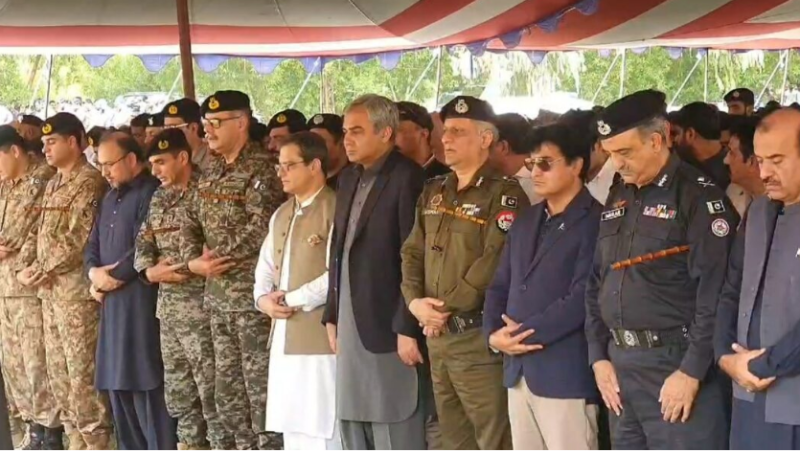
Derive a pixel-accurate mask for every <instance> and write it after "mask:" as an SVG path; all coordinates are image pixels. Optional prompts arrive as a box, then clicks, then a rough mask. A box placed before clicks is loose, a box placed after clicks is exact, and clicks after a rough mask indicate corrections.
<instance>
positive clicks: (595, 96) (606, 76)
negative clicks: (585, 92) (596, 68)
mask: <svg viewBox="0 0 800 453" xmlns="http://www.w3.org/2000/svg"><path fill="white" fill-rule="evenodd" d="M617 60H619V54H616V55H614V59H613V60H612V61H611V66H609V67H608V70H607V71H606V73H605V75H604V76H603V79H602V80H601V81H600V86H598V87H597V91H595V92H594V96H592V104H594V103H595V101H596V100H597V96H599V95H600V92H601V91H603V88H604V87H605V86H606V82H608V77H609V76H610V75H611V71H612V70H613V69H614V65H616V64H617Z"/></svg>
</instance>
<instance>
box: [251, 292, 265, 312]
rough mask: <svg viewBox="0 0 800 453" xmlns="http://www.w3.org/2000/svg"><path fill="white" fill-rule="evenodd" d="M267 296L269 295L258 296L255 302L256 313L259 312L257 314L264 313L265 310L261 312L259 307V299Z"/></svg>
mask: <svg viewBox="0 0 800 453" xmlns="http://www.w3.org/2000/svg"><path fill="white" fill-rule="evenodd" d="M266 295H267V294H259V295H258V297H256V299H255V301H253V307H254V308H255V309H256V311H257V312H260V313H264V311H263V310H261V309H260V308H259V307H258V299H261V298H262V297H264V296H266ZM264 314H265V315H266V313H264Z"/></svg>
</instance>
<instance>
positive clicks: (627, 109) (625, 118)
mask: <svg viewBox="0 0 800 453" xmlns="http://www.w3.org/2000/svg"><path fill="white" fill-rule="evenodd" d="M657 93H659V92H657V91H654V90H645V91H637V92H636V93H633V94H630V95H628V96H625V97H624V98H622V99H619V100H617V101H615V102H614V103H613V104H611V105H609V106H608V107H606V108H605V110H603V111H602V112H600V113H599V114H598V118H597V133H598V134H600V139H601V140H605V139H608V138H611V137H614V136H616V135H619V134H621V133H623V132H627V131H629V130H631V129H633V128H635V127H639V126H641V125H642V124H645V123H646V122H648V121H650V120H652V119H654V118H658V117H665V116H666V112H665V110H664V98H663V97H662V96H661V95H660V94H657Z"/></svg>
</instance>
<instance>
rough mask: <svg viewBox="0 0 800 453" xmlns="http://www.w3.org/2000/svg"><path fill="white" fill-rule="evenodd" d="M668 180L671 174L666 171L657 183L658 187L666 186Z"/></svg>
mask: <svg viewBox="0 0 800 453" xmlns="http://www.w3.org/2000/svg"><path fill="white" fill-rule="evenodd" d="M668 180H669V175H668V174H666V173H664V176H662V177H661V179H659V180H658V182H657V183H656V185H657V186H658V187H664V184H666V183H667V181H668Z"/></svg>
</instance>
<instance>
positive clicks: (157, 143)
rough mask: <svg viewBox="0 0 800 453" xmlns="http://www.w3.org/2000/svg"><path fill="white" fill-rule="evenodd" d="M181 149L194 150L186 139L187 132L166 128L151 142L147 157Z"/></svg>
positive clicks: (189, 151)
mask: <svg viewBox="0 0 800 453" xmlns="http://www.w3.org/2000/svg"><path fill="white" fill-rule="evenodd" d="M181 151H186V152H188V153H191V152H192V147H191V146H190V145H189V142H188V141H187V140H186V134H184V133H183V131H182V130H180V129H164V130H163V131H161V132H159V133H158V135H156V137H155V138H154V139H153V141H152V142H150V145H149V146H148V147H147V157H150V156H157V155H159V154H164V153H172V152H174V153H178V152H181Z"/></svg>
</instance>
